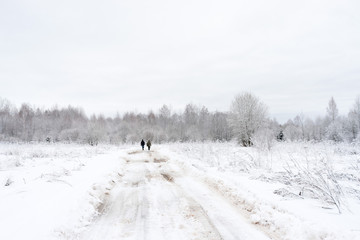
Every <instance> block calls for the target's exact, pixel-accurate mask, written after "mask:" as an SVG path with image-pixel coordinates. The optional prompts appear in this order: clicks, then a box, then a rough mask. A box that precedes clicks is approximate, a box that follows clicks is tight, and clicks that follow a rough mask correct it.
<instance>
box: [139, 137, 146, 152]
mask: <svg viewBox="0 0 360 240" xmlns="http://www.w3.org/2000/svg"><path fill="white" fill-rule="evenodd" d="M140 145H141V147H142V150H144V147H145V141H144V139H141V143H140Z"/></svg>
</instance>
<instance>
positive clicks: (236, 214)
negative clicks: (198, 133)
mask: <svg viewBox="0 0 360 240" xmlns="http://www.w3.org/2000/svg"><path fill="white" fill-rule="evenodd" d="M169 160H170V159H168V158H167V157H165V156H161V155H160V154H159V153H157V152H154V151H151V152H148V151H132V152H129V153H128V155H127V156H126V157H124V159H123V161H124V163H123V168H121V169H119V172H118V178H117V180H116V182H115V184H114V186H113V188H111V189H110V188H109V189H108V191H106V192H105V193H104V194H105V196H104V201H103V203H102V204H101V205H100V206H99V209H98V210H99V212H100V213H101V214H100V215H99V216H98V217H97V218H96V219H95V220H94V221H93V223H92V224H91V225H89V226H88V227H87V229H86V230H85V231H84V232H83V233H81V234H80V236H79V238H80V239H84V240H85V239H86V240H89V239H93V240H95V239H156V240H161V239H199V240H200V239H214V240H215V239H224V240H233V239H270V237H271V238H272V237H273V236H271V235H270V234H269V233H267V232H266V231H265V230H263V229H261V228H259V227H258V226H256V225H255V224H251V222H250V221H249V219H247V217H246V215H244V214H243V213H242V212H241V211H240V210H239V208H238V207H237V206H234V205H232V203H231V202H230V201H228V200H227V199H225V198H224V197H223V196H221V194H219V193H218V192H216V191H215V190H214V189H213V188H211V187H210V186H208V185H207V184H206V183H205V182H202V181H200V180H199V179H196V178H194V177H192V176H190V175H188V174H187V173H186V170H184V169H183V168H181V166H179V165H177V164H175V163H174V162H171V161H169Z"/></svg>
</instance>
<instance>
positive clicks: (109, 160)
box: [0, 143, 360, 240]
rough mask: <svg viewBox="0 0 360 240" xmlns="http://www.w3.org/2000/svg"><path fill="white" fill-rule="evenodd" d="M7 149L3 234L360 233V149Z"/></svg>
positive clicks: (1, 154) (2, 156) (0, 201)
mask: <svg viewBox="0 0 360 240" xmlns="http://www.w3.org/2000/svg"><path fill="white" fill-rule="evenodd" d="M139 148H140V146H139V147H138V146H131V145H130V146H129V145H127V146H109V145H99V146H96V147H91V146H85V145H75V144H0V239H86V240H87V239H156V240H158V239H199V240H200V239H224V240H227V239H360V147H359V146H356V145H349V144H337V145H334V144H330V143H316V144H314V143H313V144H311V143H277V144H275V145H274V146H273V147H272V148H271V149H270V150H269V149H257V148H242V147H239V146H237V145H236V144H234V143H181V144H180V143H178V144H164V145H155V146H154V148H153V150H152V151H150V152H149V151H141V150H139Z"/></svg>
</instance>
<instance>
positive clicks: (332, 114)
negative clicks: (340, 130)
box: [326, 97, 339, 122]
mask: <svg viewBox="0 0 360 240" xmlns="http://www.w3.org/2000/svg"><path fill="white" fill-rule="evenodd" d="M326 112H327V114H328V117H329V118H330V121H331V122H335V120H336V118H337V117H338V115H339V110H338V109H337V106H336V102H335V100H334V97H331V99H330V101H329V104H328V107H327V109H326Z"/></svg>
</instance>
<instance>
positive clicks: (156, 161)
mask: <svg viewBox="0 0 360 240" xmlns="http://www.w3.org/2000/svg"><path fill="white" fill-rule="evenodd" d="M162 162H167V159H165V158H154V163H162Z"/></svg>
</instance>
